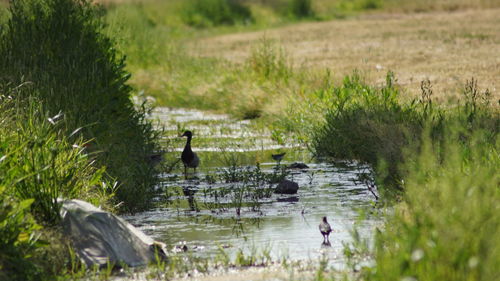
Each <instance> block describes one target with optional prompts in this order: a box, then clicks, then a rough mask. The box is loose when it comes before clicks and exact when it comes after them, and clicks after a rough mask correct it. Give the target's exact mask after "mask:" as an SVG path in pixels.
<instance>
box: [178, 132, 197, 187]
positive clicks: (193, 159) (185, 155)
mask: <svg viewBox="0 0 500 281" xmlns="http://www.w3.org/2000/svg"><path fill="white" fill-rule="evenodd" d="M181 137H187V141H186V146H184V150H183V151H182V154H181V160H182V163H184V176H185V177H186V178H187V168H194V172H195V173H196V168H197V167H198V165H199V164H200V158H198V155H196V153H194V152H193V151H192V150H191V139H192V138H193V133H191V131H185V132H184V134H182V136H181Z"/></svg>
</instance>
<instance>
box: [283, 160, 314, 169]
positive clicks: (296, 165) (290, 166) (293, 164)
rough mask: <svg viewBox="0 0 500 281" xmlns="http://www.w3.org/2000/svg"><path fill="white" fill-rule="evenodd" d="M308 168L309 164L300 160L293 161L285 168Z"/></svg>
mask: <svg viewBox="0 0 500 281" xmlns="http://www.w3.org/2000/svg"><path fill="white" fill-rule="evenodd" d="M308 168H309V166H307V165H306V164H304V163H300V162H294V163H292V164H290V165H289V166H288V167H287V169H308Z"/></svg>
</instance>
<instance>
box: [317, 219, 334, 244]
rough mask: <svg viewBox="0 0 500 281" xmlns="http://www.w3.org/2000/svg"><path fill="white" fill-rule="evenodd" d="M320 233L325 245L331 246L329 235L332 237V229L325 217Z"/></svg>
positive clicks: (320, 226)
mask: <svg viewBox="0 0 500 281" xmlns="http://www.w3.org/2000/svg"><path fill="white" fill-rule="evenodd" d="M319 231H320V232H321V235H323V244H330V240H328V235H330V232H332V228H331V227H330V224H329V223H328V221H327V220H326V217H323V221H322V222H321V223H320V224H319Z"/></svg>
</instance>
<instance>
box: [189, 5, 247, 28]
mask: <svg viewBox="0 0 500 281" xmlns="http://www.w3.org/2000/svg"><path fill="white" fill-rule="evenodd" d="M183 18H184V22H185V23H186V24H188V25H191V26H196V27H210V26H218V25H233V24H236V23H245V22H248V21H251V20H252V14H251V12H250V9H248V8H247V7H246V6H244V5H242V4H241V3H240V1H239V0H189V1H187V2H186V4H185V6H184V13H183Z"/></svg>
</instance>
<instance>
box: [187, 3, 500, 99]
mask: <svg viewBox="0 0 500 281" xmlns="http://www.w3.org/2000/svg"><path fill="white" fill-rule="evenodd" d="M499 26H500V9H482V10H462V11H455V12H444V11H440V12H429V13H417V14H415V13H413V14H399V13H390V14H373V15H365V16H361V17H358V18H352V19H346V20H333V21H328V22H307V23H299V24H294V25H290V26H286V27H282V28H276V29H270V30H265V31H257V32H247V33H236V34H229V35H223V36H216V37H211V38H204V39H201V40H198V41H196V42H193V43H192V44H191V46H190V48H191V53H192V54H195V55H201V56H207V57H219V58H224V59H227V60H230V61H233V62H239V63H241V62H244V61H245V60H246V58H247V57H248V56H249V54H250V52H251V48H252V46H253V45H254V44H255V42H257V41H258V40H259V39H261V38H263V37H267V38H269V39H276V40H277V41H278V42H279V44H281V45H282V46H283V47H284V49H285V50H286V52H287V54H288V55H289V56H291V58H292V60H293V63H294V66H295V67H306V68H314V69H318V70H322V69H330V70H331V71H332V73H334V75H335V76H337V77H342V76H344V75H346V74H350V73H352V71H353V70H359V71H361V72H362V73H363V74H364V75H365V77H367V78H368V79H369V80H371V81H372V82H381V81H382V80H383V79H384V74H385V72H386V71H388V70H392V71H394V72H395V73H396V77H397V78H398V83H399V84H400V85H401V86H402V87H403V88H404V89H408V92H409V95H410V96H413V95H415V94H418V93H419V88H420V82H421V81H422V80H424V79H427V78H428V79H430V81H431V82H432V84H433V89H434V92H435V94H437V96H440V97H441V98H448V97H451V96H456V95H457V91H459V90H458V89H459V88H461V87H463V85H464V83H465V81H466V80H467V79H471V78H472V77H475V78H476V79H478V81H479V85H480V87H482V88H488V89H489V90H490V91H491V93H492V95H493V96H495V97H496V98H497V97H498V96H499V91H500V79H499V78H500V56H499V54H500V28H499Z"/></svg>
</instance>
